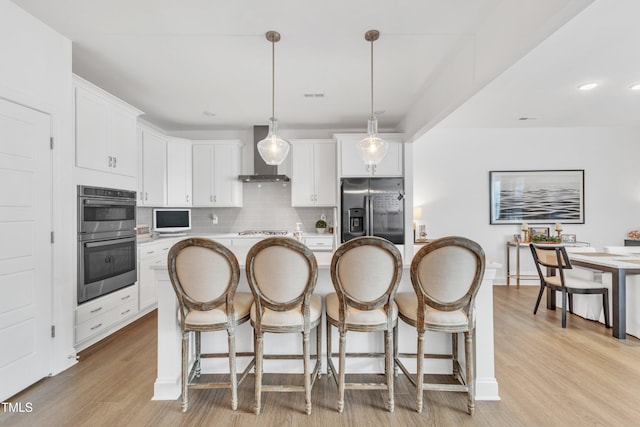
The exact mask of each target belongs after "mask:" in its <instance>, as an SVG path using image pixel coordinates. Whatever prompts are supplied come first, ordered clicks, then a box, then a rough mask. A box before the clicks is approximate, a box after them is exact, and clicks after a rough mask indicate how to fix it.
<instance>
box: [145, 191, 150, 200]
mask: <svg viewBox="0 0 640 427" xmlns="http://www.w3.org/2000/svg"><path fill="white" fill-rule="evenodd" d="M144 199H145V200H149V193H147V192H146V191H145V192H144Z"/></svg>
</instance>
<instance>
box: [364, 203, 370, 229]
mask: <svg viewBox="0 0 640 427" xmlns="http://www.w3.org/2000/svg"><path fill="white" fill-rule="evenodd" d="M369 205H370V202H369V196H364V235H365V236H369V235H370V234H371V233H370V232H369V210H370V208H371V206H369Z"/></svg>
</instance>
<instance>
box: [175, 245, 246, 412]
mask: <svg viewBox="0 0 640 427" xmlns="http://www.w3.org/2000/svg"><path fill="white" fill-rule="evenodd" d="M168 264H169V265H168V270H169V277H170V279H171V284H172V285H173V289H174V290H175V292H176V297H177V299H178V311H179V313H180V329H181V330H182V405H181V407H182V412H186V411H187V408H188V405H189V400H188V396H187V392H188V389H189V388H231V407H232V408H233V409H234V410H235V409H236V408H237V407H238V391H237V390H238V383H239V382H241V381H242V380H243V379H244V378H245V377H246V376H247V374H248V373H249V371H250V370H251V368H252V367H253V365H254V363H255V359H252V361H251V362H250V363H249V365H248V366H247V368H246V369H245V370H244V372H243V374H242V376H241V378H240V380H238V377H237V373H236V355H237V356H253V353H237V354H236V349H235V327H236V325H239V324H242V323H244V322H246V321H247V320H249V310H250V308H251V303H252V302H253V297H252V295H251V294H249V293H236V288H237V287H238V280H239V278H240V268H239V267H238V260H237V259H236V257H235V255H234V254H233V253H232V252H231V251H229V249H227V248H226V247H224V246H223V245H221V244H219V243H216V242H214V241H212V240H208V239H200V238H193V239H186V240H182V241H180V242H178V243H176V244H175V245H173V247H172V248H171V249H170V250H169V255H168ZM222 330H226V331H227V336H228V346H229V348H228V352H227V353H206V354H202V353H201V333H202V332H210V331H222ZM192 332H193V334H195V362H194V364H193V365H192V367H191V370H189V367H188V366H187V365H188V360H189V336H190V335H191V333H192ZM218 357H226V358H228V359H229V381H228V382H217V383H199V382H197V381H196V379H197V378H199V377H200V373H201V359H202V358H218Z"/></svg>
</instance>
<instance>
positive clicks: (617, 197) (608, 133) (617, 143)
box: [413, 128, 640, 283]
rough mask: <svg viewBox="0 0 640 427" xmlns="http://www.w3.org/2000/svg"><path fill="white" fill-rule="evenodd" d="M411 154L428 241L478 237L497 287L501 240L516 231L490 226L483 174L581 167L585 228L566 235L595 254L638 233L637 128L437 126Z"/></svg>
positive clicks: (501, 276) (571, 227)
mask: <svg viewBox="0 0 640 427" xmlns="http://www.w3.org/2000/svg"><path fill="white" fill-rule="evenodd" d="M413 149H414V156H413V163H414V206H422V210H423V218H424V220H423V222H424V223H425V224H426V227H427V233H428V237H429V238H437V237H442V236H447V235H463V236H466V237H469V238H471V239H473V240H476V241H477V242H478V243H480V244H481V245H482V247H483V248H484V250H485V253H486V256H487V261H496V262H500V263H501V264H503V267H504V268H503V269H502V271H498V274H497V277H496V282H497V283H506V281H505V275H506V265H505V263H506V248H505V241H506V240H507V239H508V238H510V237H511V236H513V234H514V233H518V232H519V231H520V230H519V229H520V227H519V225H489V171H492V170H535V169H584V170H585V224H565V226H564V232H565V233H573V234H576V235H577V239H578V240H581V241H588V242H591V245H592V246H595V247H596V248H599V249H601V248H602V247H603V246H605V245H618V246H620V245H622V244H623V240H624V238H625V237H626V235H627V233H628V232H629V231H631V230H636V229H640V170H639V168H638V159H640V128H526V129H513V128H509V129H450V128H436V129H433V130H431V131H430V132H428V133H427V134H425V135H424V136H423V137H422V138H420V139H419V140H417V141H416V142H415V143H414V147H413ZM549 225H550V226H553V224H551V223H550V224H549ZM522 254H523V259H524V260H525V262H524V265H523V268H524V270H525V271H526V270H529V271H533V267H532V265H533V264H532V263H531V267H530V268H529V267H528V266H527V263H528V261H530V260H529V258H530V256H527V253H526V252H524V251H523V252H522ZM512 265H513V264H512Z"/></svg>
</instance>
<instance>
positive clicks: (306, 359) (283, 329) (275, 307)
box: [246, 237, 322, 414]
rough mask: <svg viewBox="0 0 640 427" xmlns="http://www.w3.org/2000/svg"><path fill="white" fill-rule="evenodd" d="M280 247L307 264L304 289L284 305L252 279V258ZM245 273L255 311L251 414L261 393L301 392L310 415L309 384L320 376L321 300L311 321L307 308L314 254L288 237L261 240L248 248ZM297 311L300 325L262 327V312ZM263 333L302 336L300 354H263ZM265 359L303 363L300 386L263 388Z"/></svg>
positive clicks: (257, 410) (313, 282)
mask: <svg viewBox="0 0 640 427" xmlns="http://www.w3.org/2000/svg"><path fill="white" fill-rule="evenodd" d="M274 246H276V247H278V246H279V247H282V248H286V249H290V250H292V251H294V252H295V253H297V254H299V255H301V256H302V257H303V258H304V260H305V261H306V263H307V266H308V268H309V276H308V279H307V283H306V285H305V287H304V290H303V291H302V292H301V293H300V294H299V295H298V296H296V297H295V298H293V299H291V300H289V301H287V302H279V301H275V300H273V299H272V298H269V297H268V296H267V295H265V293H264V292H263V290H262V289H261V287H260V286H259V283H258V282H259V280H258V279H257V278H256V262H255V261H256V257H258V256H259V254H260V253H261V252H262V251H264V250H267V249H269V248H271V247H274ZM246 273H247V280H248V282H249V287H250V288H251V292H252V293H253V296H254V307H253V308H252V314H253V310H254V309H255V318H253V316H252V320H251V324H252V326H253V329H254V348H255V352H256V367H255V373H256V377H255V390H254V391H255V404H254V412H255V413H256V414H259V413H260V409H261V397H262V392H304V393H305V404H306V406H305V412H306V413H307V414H311V390H312V389H313V385H314V383H315V381H316V379H317V378H318V377H319V375H320V362H321V357H320V355H321V352H322V347H321V336H322V322H321V319H322V300H321V299H320V307H319V313H320V316H319V317H318V318H317V319H315V320H312V319H311V305H312V297H314V295H313V291H314V289H315V286H316V282H317V279H318V263H317V261H316V257H315V255H313V252H312V251H311V250H310V249H309V248H308V247H307V246H305V245H304V244H303V243H301V242H299V241H297V240H295V239H291V238H288V237H270V238H267V239H264V240H261V241H259V242H258V243H256V244H255V245H253V246H252V247H251V249H250V250H249V252H248V253H247V261H246ZM282 283H283V285H284V286H286V284H287V279H286V276H284V277H283V278H282ZM297 308H299V309H300V311H301V313H302V317H303V322H302V324H296V325H295V326H294V325H291V326H282V325H276V326H272V325H266V324H264V323H263V316H264V314H265V310H271V311H274V312H286V311H291V310H295V309H297ZM312 329H315V331H316V354H315V359H316V363H315V366H314V368H313V371H310V366H311V354H310V344H309V335H310V333H311V330H312ZM265 332H270V333H294V332H300V333H302V349H303V354H302V356H300V355H299V354H277V355H275V354H273V355H271V354H264V349H263V348H264V342H263V335H264V333H265ZM265 359H266V360H269V359H292V360H299V359H302V360H303V365H304V374H303V375H304V385H303V386H299V385H263V384H262V371H263V360H265Z"/></svg>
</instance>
